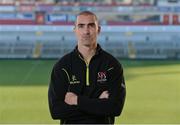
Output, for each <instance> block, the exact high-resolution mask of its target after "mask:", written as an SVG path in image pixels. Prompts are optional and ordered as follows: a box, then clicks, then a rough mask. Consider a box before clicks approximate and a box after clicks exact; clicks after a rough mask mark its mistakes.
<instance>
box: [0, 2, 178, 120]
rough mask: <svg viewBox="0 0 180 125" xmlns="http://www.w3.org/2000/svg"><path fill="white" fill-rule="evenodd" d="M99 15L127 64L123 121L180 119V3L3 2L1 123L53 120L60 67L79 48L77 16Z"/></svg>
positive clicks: (107, 45) (108, 41) (105, 39)
mask: <svg viewBox="0 0 180 125" xmlns="http://www.w3.org/2000/svg"><path fill="white" fill-rule="evenodd" d="M82 10H90V11H93V12H95V13H96V14H97V15H98V17H99V19H100V24H101V26H102V33H101V34H100V36H99V38H98V41H99V43H100V44H101V46H102V47H103V48H104V49H105V50H107V51H109V52H110V53H112V54H113V55H114V56H115V57H117V58H118V59H119V60H120V61H121V63H122V64H123V67H124V71H125V77H126V84H127V100H126V103H125V107H124V111H123V113H122V115H121V116H120V117H118V118H117V120H116V123H123V124H128V123H131V124H134V123H141V124H142V123H143V124H149V123H150V124H160V123H161V124H172V123H174V124H175V123H176V124H178V123H180V117H179V116H180V107H179V105H180V92H179V91H180V85H179V84H180V78H179V75H180V68H179V67H180V61H179V59H180V35H179V33H180V14H179V12H180V0H101V1H97V0H86V1H83V0H55V1H53V0H0V124H6V123H9V124H13V123H16V124H20V123H23V124H24V123H29V124H31V123H37V124H40V123H41V124H42V123H43V124H45V123H46V124H53V123H59V122H58V121H53V120H52V119H51V117H50V114H49V111H48V104H47V89H48V83H49V77H50V72H51V69H52V66H53V64H54V63H55V62H56V61H57V59H58V58H60V57H61V56H62V55H64V54H65V53H67V52H69V51H70V50H72V49H73V48H74V45H75V44H76V40H75V36H74V34H73V32H72V29H73V22H74V20H75V17H76V14H77V13H79V12H80V11H82Z"/></svg>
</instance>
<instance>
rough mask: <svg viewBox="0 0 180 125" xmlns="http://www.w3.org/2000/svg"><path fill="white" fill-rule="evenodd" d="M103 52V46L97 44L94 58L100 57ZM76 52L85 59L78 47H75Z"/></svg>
mask: <svg viewBox="0 0 180 125" xmlns="http://www.w3.org/2000/svg"><path fill="white" fill-rule="evenodd" d="M101 51H102V48H101V46H100V45H99V44H97V48H96V53H95V55H94V56H97V55H99V54H100V53H101ZM74 52H75V53H76V54H77V55H80V56H81V57H82V58H83V56H82V54H81V53H80V52H79V50H78V46H76V47H75V49H74Z"/></svg>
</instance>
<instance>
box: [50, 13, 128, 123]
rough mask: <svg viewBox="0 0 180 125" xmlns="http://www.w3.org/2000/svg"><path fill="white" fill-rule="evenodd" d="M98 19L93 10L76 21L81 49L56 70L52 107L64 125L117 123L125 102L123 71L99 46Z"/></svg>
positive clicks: (59, 64)
mask: <svg viewBox="0 0 180 125" xmlns="http://www.w3.org/2000/svg"><path fill="white" fill-rule="evenodd" d="M100 30H101V29H100V26H99V25H98V20H97V17H96V15H95V14H94V13H92V12H89V11H83V12H81V13H80V14H79V15H78V16H77V19H76V22H75V27H74V32H75V34H76V36H77V41H78V42H77V46H76V48H75V49H74V50H73V51H72V52H70V53H69V54H67V55H65V56H64V57H62V58H61V59H60V60H59V61H58V62H57V63H56V64H55V66H54V67H53V70H52V74H51V82H50V85H49V92H48V97H49V107H50V112H51V116H52V118H53V119H60V120H61V124H113V123H114V119H115V116H119V115H120V114H121V111H122V109H123V105H124V101H125V95H126V90H125V82H124V77H123V69H122V66H121V65H120V64H119V62H118V61H117V60H116V59H115V58H114V57H113V56H112V55H110V54H109V53H107V52H105V51H104V50H103V49H101V47H100V45H99V44H97V41H96V40H97V36H98V34H99V33H100Z"/></svg>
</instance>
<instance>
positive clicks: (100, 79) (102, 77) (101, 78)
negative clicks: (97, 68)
mask: <svg viewBox="0 0 180 125" xmlns="http://www.w3.org/2000/svg"><path fill="white" fill-rule="evenodd" d="M105 81H107V76H106V72H98V76H97V82H105Z"/></svg>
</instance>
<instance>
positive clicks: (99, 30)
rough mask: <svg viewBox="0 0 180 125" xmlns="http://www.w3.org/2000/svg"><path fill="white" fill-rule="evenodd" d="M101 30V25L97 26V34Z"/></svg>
mask: <svg viewBox="0 0 180 125" xmlns="http://www.w3.org/2000/svg"><path fill="white" fill-rule="evenodd" d="M100 32H101V26H98V34H99V33H100Z"/></svg>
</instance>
